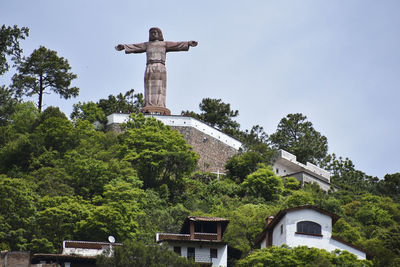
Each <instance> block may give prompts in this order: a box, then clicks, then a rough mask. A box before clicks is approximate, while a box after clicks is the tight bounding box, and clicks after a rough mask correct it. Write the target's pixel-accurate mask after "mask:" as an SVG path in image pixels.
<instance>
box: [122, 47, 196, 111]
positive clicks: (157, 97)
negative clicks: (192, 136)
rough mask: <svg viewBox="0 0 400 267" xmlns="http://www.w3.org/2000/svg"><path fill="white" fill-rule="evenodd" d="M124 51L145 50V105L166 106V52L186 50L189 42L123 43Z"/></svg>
mask: <svg viewBox="0 0 400 267" xmlns="http://www.w3.org/2000/svg"><path fill="white" fill-rule="evenodd" d="M124 49H125V53H126V54H130V53H143V52H146V56H147V63H146V71H145V73H144V87H145V91H144V99H145V107H147V106H154V107H164V108H165V107H166V93H167V70H166V68H165V58H166V53H167V52H173V51H188V50H189V42H164V41H150V42H145V43H140V44H125V45H124Z"/></svg>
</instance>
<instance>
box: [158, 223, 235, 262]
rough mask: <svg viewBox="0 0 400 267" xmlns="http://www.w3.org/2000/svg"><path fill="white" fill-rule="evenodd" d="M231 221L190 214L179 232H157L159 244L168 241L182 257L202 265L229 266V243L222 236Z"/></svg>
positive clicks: (171, 247) (172, 248)
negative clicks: (223, 240)
mask: <svg viewBox="0 0 400 267" xmlns="http://www.w3.org/2000/svg"><path fill="white" fill-rule="evenodd" d="M228 223H229V221H228V220H226V219H224V218H218V217H196V216H189V217H187V218H186V219H185V221H184V223H183V225H182V228H181V231H180V233H179V234H173V233H157V236H156V241H157V243H159V244H162V243H167V244H168V246H169V247H170V249H171V250H173V251H174V252H175V253H177V254H178V255H180V256H182V257H187V258H193V259H194V260H195V262H197V263H199V264H200V265H201V266H221V267H225V266H227V261H228V245H227V243H225V242H222V241H221V239H222V236H223V234H224V231H225V229H226V227H227V225H228Z"/></svg>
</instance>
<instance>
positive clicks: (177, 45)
mask: <svg viewBox="0 0 400 267" xmlns="http://www.w3.org/2000/svg"><path fill="white" fill-rule="evenodd" d="M165 44H166V48H167V52H174V51H188V50H189V47H191V46H193V47H195V46H196V45H197V42H196V41H188V42H165Z"/></svg>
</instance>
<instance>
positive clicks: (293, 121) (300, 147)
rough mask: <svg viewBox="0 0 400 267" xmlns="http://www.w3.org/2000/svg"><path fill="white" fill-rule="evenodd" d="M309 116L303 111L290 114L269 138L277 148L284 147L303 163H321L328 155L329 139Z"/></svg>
mask: <svg viewBox="0 0 400 267" xmlns="http://www.w3.org/2000/svg"><path fill="white" fill-rule="evenodd" d="M306 119H307V117H306V116H304V115H303V114H301V113H296V114H288V115H287V116H286V117H285V118H283V119H282V120H281V121H280V122H279V124H278V128H277V130H276V132H275V133H274V134H271V135H270V136H269V140H270V141H271V143H272V145H273V147H274V148H276V149H284V150H286V151H288V152H290V153H292V154H294V155H296V157H297V160H298V161H299V162H302V163H306V162H311V163H314V164H318V163H320V162H321V161H322V160H323V159H324V158H325V157H326V155H327V152H328V140H327V138H326V137H325V136H323V135H321V133H320V132H318V131H316V130H315V129H314V127H313V125H312V123H311V122H309V121H307V120H306Z"/></svg>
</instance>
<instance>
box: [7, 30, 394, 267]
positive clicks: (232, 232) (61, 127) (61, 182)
mask: <svg viewBox="0 0 400 267" xmlns="http://www.w3.org/2000/svg"><path fill="white" fill-rule="evenodd" d="M5 29H7V28H4V29H3V28H2V31H3V33H4V32H5ZM12 29H13V28H11V29H8V30H10V32H9V33H8V36H13V34H16V35H14V37H15V38H16V40H18V39H21V32H18V31H17V30H16V29H15V28H14V32H13V31H11V30H12ZM6 33H7V32H6ZM4 36H6V35H4V34H3V35H0V37H1V38H4ZM11 39H12V38H11ZM6 47H7V46H6ZM10 47H11V46H8V48H10ZM11 48H12V47H11ZM11 48H10V49H11ZM18 48H19V47H18ZM0 49H3V48H2V47H0ZM0 52H1V53H2V56H3V55H6V56H8V55H9V54H6V53H5V50H1V51H0ZM16 56H18V55H16ZM1 58H2V57H0V59H1ZM4 58H6V57H4ZM1 62H3V61H0V63H1ZM3 63H4V62H3ZM3 63H2V64H3ZM3 69H6V67H4V66H3ZM7 69H8V65H7ZM0 74H2V73H0ZM15 92H16V91H15V90H14V89H13V87H12V86H11V87H10V88H8V87H7V86H1V87H0V99H1V101H0V249H1V250H29V251H32V252H34V253H35V252H40V253H56V252H57V251H58V249H59V247H60V246H61V243H62V241H63V240H88V241H105V240H107V237H108V236H109V235H113V236H115V237H116V239H117V241H118V242H124V241H125V240H126V241H128V243H129V244H130V246H131V247H132V249H138V250H141V249H143V248H138V247H135V245H134V244H133V243H131V242H137V243H138V244H139V243H140V244H146V245H151V244H154V243H155V234H156V232H178V231H179V229H180V226H181V223H182V222H183V220H184V218H185V217H186V216H188V215H198V216H218V217H224V218H227V219H229V220H230V223H229V226H228V228H227V230H226V232H225V234H224V237H223V241H226V242H228V243H229V245H230V246H232V247H234V248H236V249H237V250H239V251H240V252H241V255H242V260H240V261H239V262H237V264H238V265H239V266H255V265H256V264H258V263H260V264H266V263H268V264H272V263H274V264H276V265H275V266H302V265H303V264H309V266H322V265H321V264H324V265H325V266H362V265H363V264H364V265H369V264H370V263H368V262H360V261H357V260H356V259H355V258H354V257H353V256H352V255H350V254H348V253H339V254H337V255H336V254H335V255H333V254H330V253H326V252H325V251H322V250H316V249H307V248H304V247H300V248H296V249H290V248H287V247H281V248H271V249H268V250H263V251H260V250H256V251H255V252H254V253H251V252H252V251H254V250H255V249H257V248H256V247H255V244H254V242H255V239H256V236H257V235H258V234H259V233H260V232H261V231H262V229H263V226H264V224H265V219H266V218H267V217H268V216H271V215H275V214H276V213H277V212H278V211H279V210H281V209H284V208H288V207H294V206H298V205H305V204H313V205H316V206H318V207H321V208H323V209H326V210H328V211H330V212H333V213H336V214H337V215H339V216H341V219H340V220H339V221H338V222H337V223H336V224H335V226H334V228H333V231H334V234H335V235H336V236H339V237H341V238H342V239H344V240H345V241H348V242H351V243H353V244H355V245H358V246H360V247H362V248H364V249H366V250H368V251H369V252H371V254H372V255H373V265H374V266H385V267H386V266H399V265H400V225H399V222H400V203H399V196H400V194H399V193H400V173H395V174H387V175H386V176H385V177H384V178H383V179H378V178H376V177H371V176H369V175H367V174H365V173H364V172H362V171H361V170H357V169H356V168H355V166H354V164H353V163H352V161H351V160H350V159H347V158H346V159H343V158H341V157H337V156H336V155H335V154H328V140H327V138H326V137H324V136H323V135H322V134H321V133H319V132H318V131H316V130H315V129H314V128H313V126H312V123H311V122H309V121H307V118H306V116H304V115H302V114H300V113H299V114H288V115H287V116H286V117H285V118H283V119H282V120H281V122H280V123H279V125H278V127H277V131H276V132H275V133H272V134H271V135H270V136H268V135H267V134H266V133H265V132H264V131H263V129H262V127H261V126H259V125H256V126H254V127H253V128H252V129H250V130H245V131H242V130H241V129H240V125H239V124H238V123H237V122H236V121H235V120H234V118H235V117H236V116H238V114H239V113H238V111H232V110H231V109H230V106H229V104H225V103H223V102H222V101H221V100H220V99H214V100H213V99H205V100H203V101H202V103H201V105H200V110H201V112H202V113H200V114H196V113H194V112H190V111H186V112H183V113H185V114H191V115H192V116H194V117H197V118H201V119H203V120H204V121H205V122H207V123H209V124H211V125H214V126H216V127H218V128H219V129H221V130H222V131H224V132H226V133H228V134H230V135H233V136H234V137H236V138H238V139H239V140H241V141H242V142H243V144H244V148H243V150H242V151H240V153H239V154H238V155H236V156H234V157H232V158H231V159H230V160H229V161H228V162H227V165H226V169H227V173H226V175H224V176H222V177H220V179H219V180H217V179H216V176H215V175H213V174H210V173H200V172H197V171H196V163H197V160H198V155H196V153H195V152H193V151H192V149H191V148H190V147H189V146H188V145H187V144H186V142H185V140H184V139H183V137H182V136H181V135H179V134H178V133H177V132H176V131H174V130H172V129H171V128H170V127H168V126H165V125H163V124H162V123H161V122H159V121H157V120H155V119H153V118H149V117H144V116H143V115H141V114H138V113H137V111H138V109H140V107H141V105H142V103H143V97H142V95H141V94H134V92H133V91H128V92H127V93H125V94H119V95H118V96H110V97H109V98H108V99H101V100H100V101H98V102H97V103H95V102H88V103H78V104H76V105H74V112H73V113H72V114H71V119H68V118H67V116H66V115H65V114H64V113H62V112H61V111H60V110H59V108H57V107H48V108H46V109H45V110H43V111H42V112H40V108H41V105H40V107H39V108H38V106H37V105H36V106H35V105H34V104H33V103H32V102H24V101H22V99H21V98H19V97H18V95H16V94H15ZM115 111H122V112H133V113H132V115H131V117H132V121H131V122H129V123H128V124H126V125H125V128H124V132H123V133H122V134H119V135H118V134H116V133H114V132H110V131H105V130H104V123H105V122H106V119H105V118H106V116H107V115H108V114H110V113H112V112H115ZM95 121H99V122H101V123H103V128H102V127H100V128H95V127H94V126H93V122H95ZM280 148H284V149H285V150H287V151H289V152H291V153H294V154H296V155H299V156H300V158H299V160H302V161H310V162H313V163H315V164H318V165H319V166H321V167H323V168H325V169H327V170H330V171H331V173H332V177H331V181H332V183H333V184H335V185H336V186H338V187H339V189H338V190H335V191H331V192H329V193H325V192H323V191H322V190H321V189H320V188H319V187H318V186H317V185H306V186H305V187H304V188H300V186H299V183H298V181H297V180H296V179H294V178H282V177H280V176H277V175H275V174H274V173H273V171H272V169H271V167H270V166H269V165H270V164H271V161H272V160H273V158H274V155H275V151H276V149H280ZM128 248H129V247H127V249H128ZM150 248H151V249H154V246H149V249H150ZM297 250H298V251H300V252H299V253H302V254H303V255H307V257H304V258H302V259H299V258H298V254H299V253H296V251H297ZM160 253H161V252H160ZM162 253H164V252H162ZM144 254H145V253H144ZM163 255H164V254H163ZM273 260H281V261H280V262H273ZM174 261H175V260H174ZM178 261H179V260H178ZM178 261H177V262H178ZM185 264H186V263H185ZM279 264H280V265H279Z"/></svg>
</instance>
